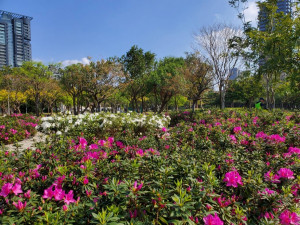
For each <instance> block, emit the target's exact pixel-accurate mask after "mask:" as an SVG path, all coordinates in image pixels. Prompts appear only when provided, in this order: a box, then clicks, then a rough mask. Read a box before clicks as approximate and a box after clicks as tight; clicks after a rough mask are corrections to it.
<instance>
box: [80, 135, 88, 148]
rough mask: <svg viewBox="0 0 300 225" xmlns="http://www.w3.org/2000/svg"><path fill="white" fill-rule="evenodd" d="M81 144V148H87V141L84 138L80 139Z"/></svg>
mask: <svg viewBox="0 0 300 225" xmlns="http://www.w3.org/2000/svg"><path fill="white" fill-rule="evenodd" d="M79 144H80V145H81V148H85V147H86V146H87V141H86V140H85V139H84V138H81V137H80V138H79Z"/></svg>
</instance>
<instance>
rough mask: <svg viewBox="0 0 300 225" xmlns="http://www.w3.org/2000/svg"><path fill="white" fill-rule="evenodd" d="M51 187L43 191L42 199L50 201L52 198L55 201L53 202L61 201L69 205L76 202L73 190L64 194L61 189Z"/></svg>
mask: <svg viewBox="0 0 300 225" xmlns="http://www.w3.org/2000/svg"><path fill="white" fill-rule="evenodd" d="M53 188H54V185H51V186H50V187H49V188H47V189H45V190H44V195H43V198H45V199H49V200H51V199H52V198H54V199H55V201H61V200H64V203H65V204H67V205H69V204H70V203H74V202H76V201H75V199H74V198H73V197H74V194H73V190H70V191H69V193H68V194H66V193H65V191H64V190H63V189H62V188H59V187H58V186H55V188H54V190H53Z"/></svg>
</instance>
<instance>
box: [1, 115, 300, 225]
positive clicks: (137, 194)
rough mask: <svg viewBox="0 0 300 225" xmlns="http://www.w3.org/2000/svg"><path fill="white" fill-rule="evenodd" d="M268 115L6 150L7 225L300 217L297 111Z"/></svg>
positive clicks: (208, 118) (210, 118)
mask: <svg viewBox="0 0 300 225" xmlns="http://www.w3.org/2000/svg"><path fill="white" fill-rule="evenodd" d="M266 114H267V115H264V114H263V113H258V114H256V113H254V112H243V111H239V112H233V111H225V112H220V111H216V112H210V114H208V113H207V112H203V113H199V114H198V115H196V116H195V117H194V118H192V120H191V121H185V122H180V120H179V123H178V124H176V125H175V126H173V127H161V128H158V127H153V128H151V129H148V130H147V131H146V132H145V133H142V134H140V133H131V132H125V133H124V132H123V131H118V132H116V135H115V137H111V136H110V137H109V136H107V137H105V138H92V139H91V140H87V139H86V138H85V137H84V136H79V137H77V138H73V139H72V138H70V137H69V136H68V133H66V134H65V135H52V138H51V141H50V142H49V143H45V144H44V145H40V146H39V148H38V149H36V150H31V149H27V150H25V151H24V152H23V153H22V154H20V155H19V154H18V152H3V151H2V152H0V158H1V161H2V162H3V163H2V164H1V165H0V178H1V181H0V189H1V191H0V214H1V216H0V223H1V224H13V223H16V224H206V225H208V224H220V225H221V224H230V225H231V224H283V225H285V224H299V220H300V218H299V213H300V207H299V201H300V197H299V196H300V176H299V170H300V168H299V165H300V158H299V157H300V154H299V152H300V148H299V147H300V146H299V145H300V125H299V122H298V120H297V119H298V116H299V115H298V114H296V113H294V114H293V113H281V114H278V113H267V112H266ZM286 116H289V119H288V120H287V119H286ZM197 117H199V118H197ZM177 118H178V117H177ZM272 120H273V121H272ZM277 121H278V123H277ZM273 124H275V125H274V126H273ZM237 127H238V128H237ZM119 132H120V133H122V134H119ZM262 132H263V133H262ZM87 134H88V133H85V134H84V135H87ZM72 136H73V134H72ZM268 137H272V138H268ZM283 137H284V139H283Z"/></svg>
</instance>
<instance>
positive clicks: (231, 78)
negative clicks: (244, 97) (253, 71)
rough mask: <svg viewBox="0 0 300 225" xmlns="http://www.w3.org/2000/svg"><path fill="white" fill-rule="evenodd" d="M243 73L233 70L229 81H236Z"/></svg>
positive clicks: (236, 69)
mask: <svg viewBox="0 0 300 225" xmlns="http://www.w3.org/2000/svg"><path fill="white" fill-rule="evenodd" d="M240 73H241V71H240V70H239V69H238V68H233V69H232V70H231V72H230V77H229V80H235V79H236V78H237V77H238V76H239V75H240Z"/></svg>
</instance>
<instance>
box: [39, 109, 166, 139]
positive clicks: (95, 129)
mask: <svg viewBox="0 0 300 225" xmlns="http://www.w3.org/2000/svg"><path fill="white" fill-rule="evenodd" d="M41 120H42V124H41V126H40V127H39V128H38V129H39V130H41V131H42V132H44V133H50V132H56V133H57V134H59V135H60V134H66V133H67V134H68V135H69V136H71V135H73V136H74V137H76V136H78V135H80V134H81V133H84V134H85V135H86V138H93V137H95V136H97V137H104V136H106V135H111V136H115V135H116V134H118V133H122V132H123V131H124V130H127V131H130V132H134V133H136V134H138V133H145V132H146V131H149V130H150V131H151V130H154V129H156V128H162V127H165V126H168V124H169V122H170V117H168V116H161V115H154V114H150V113H149V114H138V113H117V114H113V113H94V114H81V115H77V116H75V115H64V116H54V117H43V118H42V119H41Z"/></svg>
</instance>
